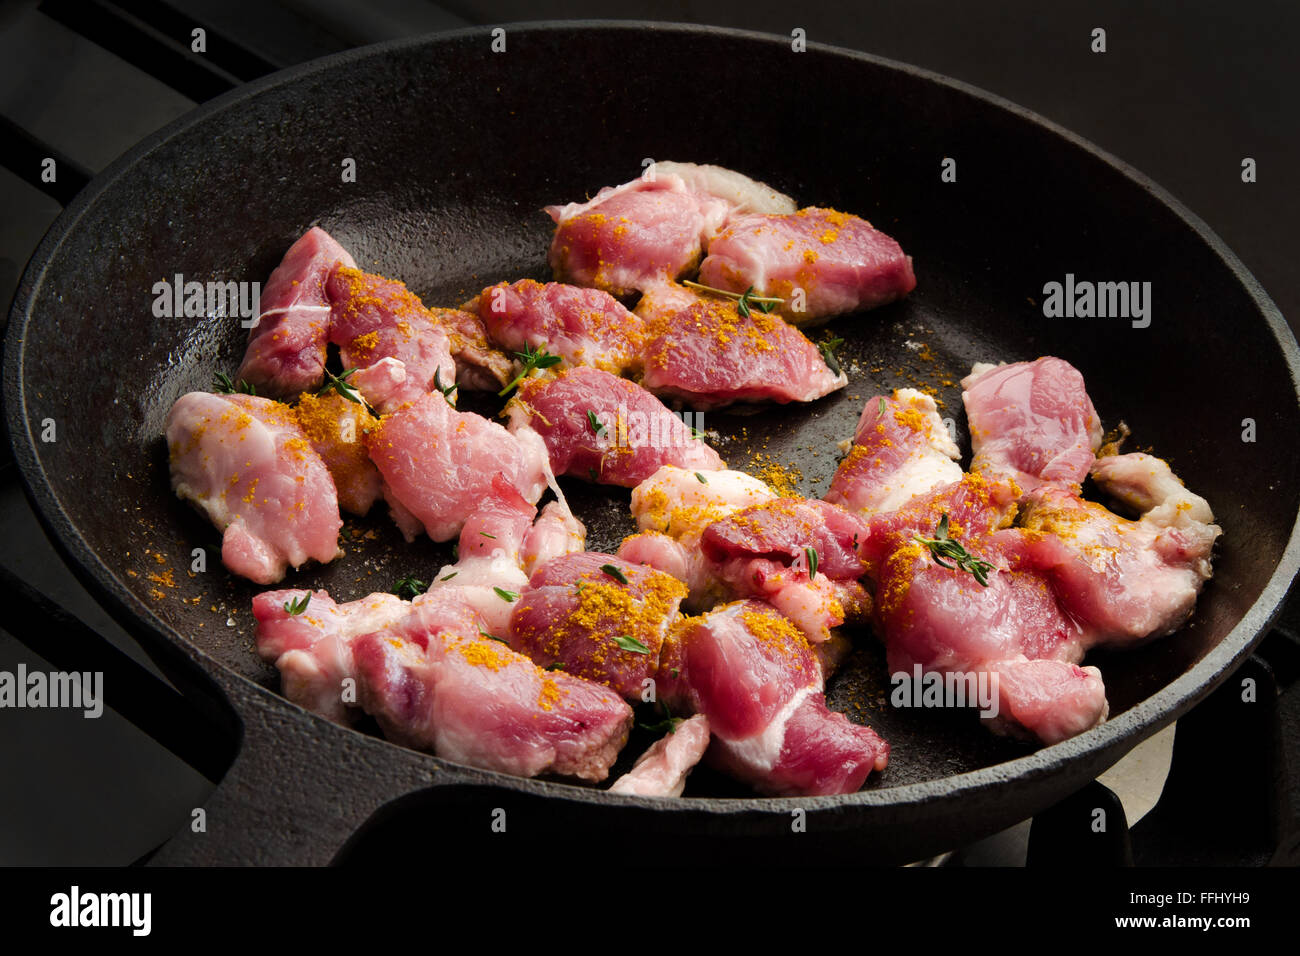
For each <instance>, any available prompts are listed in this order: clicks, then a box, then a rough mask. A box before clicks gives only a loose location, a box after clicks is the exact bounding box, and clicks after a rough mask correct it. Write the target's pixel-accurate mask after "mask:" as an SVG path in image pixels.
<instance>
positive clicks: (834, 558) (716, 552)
mask: <svg viewBox="0 0 1300 956" xmlns="http://www.w3.org/2000/svg"><path fill="white" fill-rule="evenodd" d="M866 537H867V526H866V525H865V524H864V523H863V522H862V521H861V520H860V519H859V518H857V517H855V516H854V515H852V514H850V513H849V512H847V511H845V510H843V509H842V508H839V507H836V506H835V505H831V504H827V503H826V502H824V501H806V500H804V499H802V498H779V499H776V500H773V501H766V502H764V503H762V504H758V505H752V506H750V507H748V508H744V509H741V510H740V511H737V512H735V513H734V514H731V515H729V516H728V517H726V518H723V519H721V520H719V521H715V522H714V523H713V524H711V525H709V526H708V528H706V529H705V531H704V533H703V535H702V536H701V538H700V553H701V554H702V555H703V557H704V560H705V562H706V564H707V568H708V572H709V574H710V575H711V576H712V578H713V580H714V581H715V582H717V584H718V585H719V587H720V589H721V590H722V592H723V593H724V594H726V595H727V596H728V597H750V596H752V597H757V598H761V599H763V600H765V601H767V602H769V603H770V604H772V606H773V607H775V608H776V609H777V610H779V611H780V612H781V613H782V614H784V615H785V616H786V617H787V618H789V619H790V620H791V621H793V622H794V623H795V624H796V625H797V626H798V627H799V629H800V630H802V631H803V632H804V634H805V635H806V636H807V638H808V640H810V641H812V642H814V643H821V642H824V641H827V640H829V639H830V637H831V632H830V629H831V628H832V627H838V626H839V625H841V624H843V623H844V622H845V620H855V621H863V620H865V617H866V614H867V612H868V610H869V608H870V603H871V602H870V599H869V598H868V597H867V594H866V592H865V591H864V590H863V588H862V585H860V584H859V583H858V578H860V577H861V576H862V574H863V572H864V571H865V570H866V567H865V565H864V564H863V563H862V560H861V558H860V557H859V556H858V548H859V546H860V543H861V542H862V541H863V540H865V538H866ZM810 552H812V553H813V555H815V560H816V568H815V574H814V573H813V571H814V568H813V567H812V561H813V560H814V558H813V557H812V556H810Z"/></svg>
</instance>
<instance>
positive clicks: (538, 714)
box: [353, 591, 632, 782]
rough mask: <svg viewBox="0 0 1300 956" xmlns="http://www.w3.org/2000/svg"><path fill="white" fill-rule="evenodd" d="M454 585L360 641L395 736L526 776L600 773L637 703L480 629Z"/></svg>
mask: <svg viewBox="0 0 1300 956" xmlns="http://www.w3.org/2000/svg"><path fill="white" fill-rule="evenodd" d="M482 628H483V621H482V618H481V617H479V616H478V615H477V613H476V612H474V611H473V610H472V609H470V608H468V606H467V605H465V604H463V603H462V602H460V601H459V600H458V598H457V597H456V595H454V594H443V593H441V592H436V591H435V592H430V593H428V594H424V595H421V597H419V598H417V599H416V600H415V601H413V602H412V604H411V613H410V614H409V615H408V616H407V617H406V618H404V619H402V620H400V621H398V622H396V623H394V624H391V625H389V626H387V627H385V628H384V629H382V630H379V631H376V632H374V633H372V634H369V635H366V636H364V637H361V638H359V639H358V640H357V641H356V642H355V644H354V647H353V655H354V657H355V659H356V664H357V673H358V682H359V691H360V700H361V704H362V707H363V708H364V709H365V711H366V713H368V714H370V715H372V716H373V717H374V718H375V719H376V720H377V721H378V722H379V725H380V727H381V728H382V729H383V731H384V735H385V736H386V737H388V739H389V740H392V741H395V742H397V743H401V744H405V745H406V746H410V747H418V748H421V749H425V750H432V751H433V752H434V753H436V754H437V755H438V756H439V757H443V758H445V759H447V760H454V761H457V762H459V763H464V764H468V765H470V766H472V767H481V768H483V769H487V770H497V771H501V772H503V773H511V774H516V775H518V776H524V777H532V776H536V775H537V774H540V773H547V772H549V773H555V774H560V775H563V776H572V777H577V778H579V779H581V780H588V781H592V782H598V781H601V780H604V779H605V778H606V777H607V776H608V775H609V768H610V766H611V765H612V764H613V763H614V760H615V759H616V758H617V756H618V752H619V751H620V750H621V749H622V748H623V745H624V744H625V743H626V742H627V735H628V732H629V731H630V730H631V727H632V710H631V708H630V707H628V705H627V704H626V703H624V702H623V701H622V700H621V699H620V698H619V696H618V695H617V694H616V693H614V692H613V691H612V690H610V689H609V688H607V687H603V686H601V685H599V684H594V683H592V682H590V681H585V680H582V679H581V678H578V677H574V676H572V675H570V674H565V673H563V672H559V671H556V672H547V671H544V670H542V669H541V668H540V667H538V666H537V665H536V664H534V663H533V662H532V661H530V660H529V659H528V658H527V657H525V656H524V655H522V654H517V653H515V652H514V651H512V650H511V649H510V648H508V647H506V646H505V645H504V644H502V643H500V642H499V641H495V640H491V639H490V638H487V637H484V636H483V635H482V633H481V632H482Z"/></svg>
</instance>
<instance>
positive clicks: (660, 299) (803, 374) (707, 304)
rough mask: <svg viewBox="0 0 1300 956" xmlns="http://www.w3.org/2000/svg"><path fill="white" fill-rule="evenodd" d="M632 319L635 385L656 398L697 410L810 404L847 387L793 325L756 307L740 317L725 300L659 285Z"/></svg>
mask: <svg viewBox="0 0 1300 956" xmlns="http://www.w3.org/2000/svg"><path fill="white" fill-rule="evenodd" d="M636 313H637V314H638V315H639V316H641V317H642V318H643V319H644V320H645V336H646V340H645V356H646V358H645V377H644V378H643V379H642V381H641V384H642V385H644V386H645V387H646V388H647V389H649V390H650V391H651V392H654V393H655V394H656V395H658V396H660V397H661V398H665V399H673V400H677V401H681V402H683V403H685V404H687V405H690V406H691V407H693V408H705V409H707V408H720V407H722V406H725V405H730V404H732V403H734V402H768V401H770V402H781V403H785V402H811V401H814V400H815V399H818V398H821V397H822V396H823V395H828V394H830V393H831V392H833V391H835V390H836V389H839V388H843V387H844V386H845V385H846V384H847V383H848V378H847V377H846V376H845V375H844V373H843V372H840V373H839V374H836V373H834V372H832V371H831V370H830V368H828V367H827V365H826V361H825V359H824V358H823V357H822V354H821V352H820V351H818V349H817V346H815V345H813V344H812V342H810V341H808V339H807V338H806V337H805V336H804V334H803V333H802V332H800V331H799V330H798V329H796V328H795V327H794V326H792V325H790V324H788V323H787V322H785V321H784V320H783V319H782V318H781V317H780V316H778V315H775V314H772V315H769V314H765V313H763V312H761V311H759V310H758V309H756V308H751V309H750V310H749V315H748V316H745V315H742V314H741V313H740V312H739V311H738V308H737V303H736V302H735V301H734V300H732V299H727V298H724V297H721V296H712V295H696V294H695V293H694V292H692V291H690V290H689V289H687V288H685V287H684V286H680V285H660V286H655V287H654V288H652V289H650V290H648V291H647V292H646V294H645V295H644V296H642V298H641V301H640V302H638V303H637V307H636Z"/></svg>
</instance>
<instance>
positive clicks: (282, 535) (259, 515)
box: [166, 392, 343, 584]
mask: <svg viewBox="0 0 1300 956" xmlns="http://www.w3.org/2000/svg"><path fill="white" fill-rule="evenodd" d="M166 432H167V449H168V456H169V461H170V463H171V481H172V488H173V489H174V490H175V492H176V494H177V496H178V497H180V498H182V499H184V500H186V501H191V502H193V503H194V504H195V505H196V506H198V508H199V509H200V510H201V511H202V512H203V513H204V514H206V515H207V516H208V519H209V520H210V521H211V522H212V523H213V524H214V525H216V526H217V529H218V530H219V531H221V532H222V541H221V561H222V563H223V564H224V565H225V566H226V567H227V568H229V569H230V570H231V571H232V572H234V573H235V574H238V575H241V576H243V577H246V578H248V579H249V580H251V581H256V582H257V583H258V584H274V583H275V582H276V581H279V580H280V579H281V578H283V577H284V573H285V569H286V568H288V567H289V566H290V565H292V566H293V567H295V568H296V567H298V566H300V565H302V564H303V563H304V562H306V561H308V560H316V561H321V562H329V561H333V560H334V559H335V558H337V557H339V556H340V555H341V554H342V553H343V552H342V551H341V550H340V548H339V544H338V533H339V529H340V528H342V527H343V519H342V518H340V517H339V502H338V495H337V493H336V491H335V489H334V480H333V479H332V478H331V477H330V473H329V471H328V470H327V469H326V467H325V464H324V462H322V461H321V458H320V455H318V454H316V451H315V450H314V449H313V448H312V446H311V444H310V443H309V442H308V440H307V436H306V435H304V434H303V431H302V429H301V428H300V427H299V426H298V422H297V420H296V419H295V418H294V414H293V409H291V408H289V406H287V405H282V404H280V403H279V402H274V401H271V400H270V399H269V398H259V397H255V396H252V395H238V394H237V395H212V394H209V393H208V392H190V393H188V394H186V395H182V396H181V397H180V398H178V399H177V400H176V403H175V404H174V405H172V408H171V411H170V412H168V414H167V425H166Z"/></svg>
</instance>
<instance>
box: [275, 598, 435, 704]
mask: <svg viewBox="0 0 1300 956" xmlns="http://www.w3.org/2000/svg"><path fill="white" fill-rule="evenodd" d="M304 598H306V599H307V606H306V608H305V609H304V610H303V611H302V612H301V613H299V614H291V613H289V610H288V608H287V607H286V605H290V606H292V605H293V604H295V603H297V602H301V601H302V600H303V599H304ZM409 611H410V606H409V605H408V604H407V602H406V601H403V600H402V599H401V598H399V597H397V596H396V595H393V594H378V593H376V594H371V595H370V596H368V597H364V598H362V599H361V600H359V601H349V602H347V603H346V604H335V603H334V601H333V599H332V598H331V597H330V596H329V592H327V591H307V590H301V589H292V590H285V591H265V592H263V593H262V594H259V595H257V597H255V598H253V616H254V617H255V618H256V619H257V652H258V654H260V655H261V656H262V659H263V660H266V661H269V662H271V663H273V664H275V666H276V668H277V669H279V671H280V682H281V689H282V690H283V692H284V696H285V697H287V698H289V700H291V701H293V702H294V703H295V704H298V705H299V706H300V707H305V708H306V709H307V710H310V711H312V712H313V713H317V714H320V715H321V716H322V717H327V718H329V719H330V720H332V721H335V722H336V723H340V724H347V723H351V722H352V719H353V717H354V715H355V714H356V698H355V697H353V698H352V699H351V703H349V702H348V701H346V700H344V690H345V688H344V685H343V681H344V680H345V679H346V678H349V677H351V678H353V679H355V678H356V667H355V666H354V664H353V660H352V642H353V641H354V640H355V639H356V638H357V637H359V636H361V635H362V634H369V633H370V632H372V631H376V630H378V629H380V628H382V627H384V626H385V625H387V624H390V623H392V622H394V621H396V620H399V619H400V618H403V617H405V616H406V615H407V614H408V613H409Z"/></svg>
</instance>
